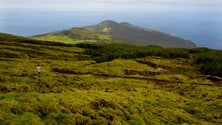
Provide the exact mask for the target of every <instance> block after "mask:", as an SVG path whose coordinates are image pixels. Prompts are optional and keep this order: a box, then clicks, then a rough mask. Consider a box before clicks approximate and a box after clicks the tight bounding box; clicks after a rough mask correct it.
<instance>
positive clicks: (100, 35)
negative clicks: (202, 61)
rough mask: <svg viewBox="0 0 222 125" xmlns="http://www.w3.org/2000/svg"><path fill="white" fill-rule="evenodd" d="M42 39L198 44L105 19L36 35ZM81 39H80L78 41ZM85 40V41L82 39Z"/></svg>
mask: <svg viewBox="0 0 222 125" xmlns="http://www.w3.org/2000/svg"><path fill="white" fill-rule="evenodd" d="M35 38H37V39H41V40H53V41H62V42H66V41H68V42H69V43H70V42H72V41H75V42H78V43H79V42H98V43H104V42H105V43H124V44H134V45H142V46H146V45H158V46H163V47H179V48H192V47H196V45H195V44H194V43H193V42H192V41H189V40H185V39H182V38H179V37H176V36H173V35H171V34H168V33H164V32H161V31H157V30H153V29H148V28H143V27H139V26H136V25H132V24H130V23H128V22H121V23H118V22H115V21H112V20H107V21H103V22H101V23H99V24H96V25H90V26H85V27H81V28H76V27H75V28H71V29H69V30H63V31H59V32H54V33H49V34H44V35H40V36H35ZM78 40H80V41H78ZM82 40H83V41H82Z"/></svg>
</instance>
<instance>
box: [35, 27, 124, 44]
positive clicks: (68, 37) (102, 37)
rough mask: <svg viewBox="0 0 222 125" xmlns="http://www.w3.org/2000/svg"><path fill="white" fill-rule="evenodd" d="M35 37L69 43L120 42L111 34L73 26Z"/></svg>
mask: <svg viewBox="0 0 222 125" xmlns="http://www.w3.org/2000/svg"><path fill="white" fill-rule="evenodd" d="M32 38H33V39H37V40H48V41H54V42H55V41H60V42H63V43H68V44H77V43H120V41H117V40H113V39H112V36H111V35H108V34H101V33H95V32H92V31H89V30H86V29H83V28H72V29H69V30H63V31H58V32H54V33H48V34H43V35H37V36H33V37H32Z"/></svg>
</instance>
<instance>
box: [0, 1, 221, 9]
mask: <svg viewBox="0 0 222 125" xmlns="http://www.w3.org/2000/svg"><path fill="white" fill-rule="evenodd" d="M220 5H222V1H221V0H0V8H4V9H13V8H14V9H15V8H16V9H19V8H32V9H35V8H36V9H49V10H58V11H66V10H95V11H105V10H108V11H110V10H112V11H115V10H116V11H126V10H127V11H130V10H132V9H134V11H135V10H140V11H143V10H165V9H170V8H171V7H172V6H173V8H174V9H180V10H183V9H185V8H186V7H187V6H189V9H198V7H200V8H203V7H207V6H220ZM186 9H187V8H186Z"/></svg>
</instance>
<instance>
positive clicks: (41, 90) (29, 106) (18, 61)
mask: <svg viewBox="0 0 222 125" xmlns="http://www.w3.org/2000/svg"><path fill="white" fill-rule="evenodd" d="M13 40H14V39H13ZM0 42H2V41H0ZM83 51H84V49H81V48H78V47H74V46H61V45H53V46H51V45H50V46H48V45H44V46H43V45H42V44H32V43H29V42H28V43H25V42H24V41H23V42H19V41H14V42H13V41H10V42H6V41H4V44H3V45H1V50H0V54H1V55H0V66H1V68H0V123H1V124H18V125H19V124H39V125H44V124H92V125H93V124H111V125H129V124H130V125H134V124H139V125H147V124H154V125H155V124H156V125H159V124H221V123H222V117H221V116H222V113H221V110H222V105H221V104H222V102H221V100H222V99H221V97H222V91H221V86H220V83H219V82H218V83H217V84H216V83H214V82H212V81H210V80H209V79H207V77H206V76H204V75H203V74H202V73H201V72H200V71H198V68H196V67H194V66H193V64H191V63H190V62H188V61H187V60H186V59H181V58H173V59H172V58H171V59H167V58H162V57H157V56H150V57H144V58H136V59H121V58H118V59H114V60H112V61H109V62H102V63H98V62H96V61H94V60H91V57H89V55H84V54H82V53H83ZM10 53H11V56H9V55H10ZM38 64H40V66H41V67H42V69H41V70H42V78H41V79H39V78H38V75H37V73H36V69H35V68H36V66H37V65H38ZM161 80H162V81H161ZM158 82H164V85H161V86H159V85H157V84H156V83H158Z"/></svg>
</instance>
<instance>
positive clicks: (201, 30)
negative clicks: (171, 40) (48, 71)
mask: <svg viewBox="0 0 222 125" xmlns="http://www.w3.org/2000/svg"><path fill="white" fill-rule="evenodd" d="M221 15H222V13H221V12H217V11H201V12H200V11H197V12H196V11H189V12H137V11H135V12H127V11H124V12H118V11H105V12H102V11H48V10H30V9H29V10H27V9H24V10H22V9H20V10H10V11H9V10H8V11H4V13H0V32H5V33H10V34H14V35H20V36H25V37H28V36H33V35H39V34H44V33H48V32H54V31H59V30H64V29H70V28H72V27H82V26H88V25H94V24H98V23H100V22H101V21H104V20H113V21H116V22H129V23H131V24H133V25H137V26H140V27H146V28H150V29H154V30H159V31H162V32H167V33H169V34H172V35H175V36H178V37H181V38H184V39H188V40H191V41H193V42H194V43H196V45H197V46H198V47H208V48H213V49H220V50H222V16H221Z"/></svg>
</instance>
